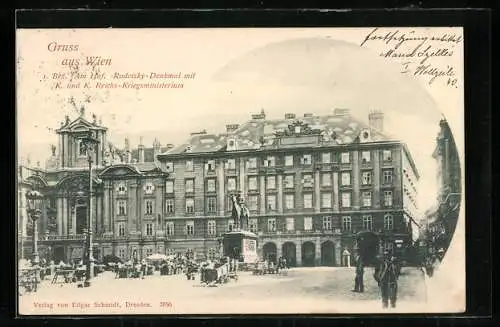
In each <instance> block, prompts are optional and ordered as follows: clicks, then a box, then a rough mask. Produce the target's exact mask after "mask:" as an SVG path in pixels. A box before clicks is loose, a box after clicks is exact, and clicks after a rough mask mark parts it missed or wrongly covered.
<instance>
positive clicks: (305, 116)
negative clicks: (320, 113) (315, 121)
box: [304, 112, 313, 118]
mask: <svg viewBox="0 0 500 327" xmlns="http://www.w3.org/2000/svg"><path fill="white" fill-rule="evenodd" d="M312 116H313V114H312V113H310V112H308V113H305V114H304V118H311V117H312Z"/></svg>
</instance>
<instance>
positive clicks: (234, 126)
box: [226, 124, 240, 133]
mask: <svg viewBox="0 0 500 327" xmlns="http://www.w3.org/2000/svg"><path fill="white" fill-rule="evenodd" d="M238 128H240V125H239V124H229V125H226V132H227V133H231V132H234V131H235V130H237V129H238Z"/></svg>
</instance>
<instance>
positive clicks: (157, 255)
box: [146, 253, 167, 261]
mask: <svg viewBox="0 0 500 327" xmlns="http://www.w3.org/2000/svg"><path fill="white" fill-rule="evenodd" d="M146 259H147V260H153V261H157V260H167V256H166V255H164V254H160V253H155V254H152V255H150V256H149V257H147V258H146Z"/></svg>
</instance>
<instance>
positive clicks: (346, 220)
mask: <svg viewBox="0 0 500 327" xmlns="http://www.w3.org/2000/svg"><path fill="white" fill-rule="evenodd" d="M351 224H352V222H351V217H349V216H344V217H342V229H343V230H346V231H349V230H351V227H352V225H351Z"/></svg>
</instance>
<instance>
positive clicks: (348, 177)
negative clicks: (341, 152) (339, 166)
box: [342, 171, 351, 186]
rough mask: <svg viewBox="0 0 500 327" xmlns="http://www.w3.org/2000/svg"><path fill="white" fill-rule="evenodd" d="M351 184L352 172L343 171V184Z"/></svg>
mask: <svg viewBox="0 0 500 327" xmlns="http://www.w3.org/2000/svg"><path fill="white" fill-rule="evenodd" d="M347 185H351V173H350V172H348V171H345V172H343V173H342V186H347Z"/></svg>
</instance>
